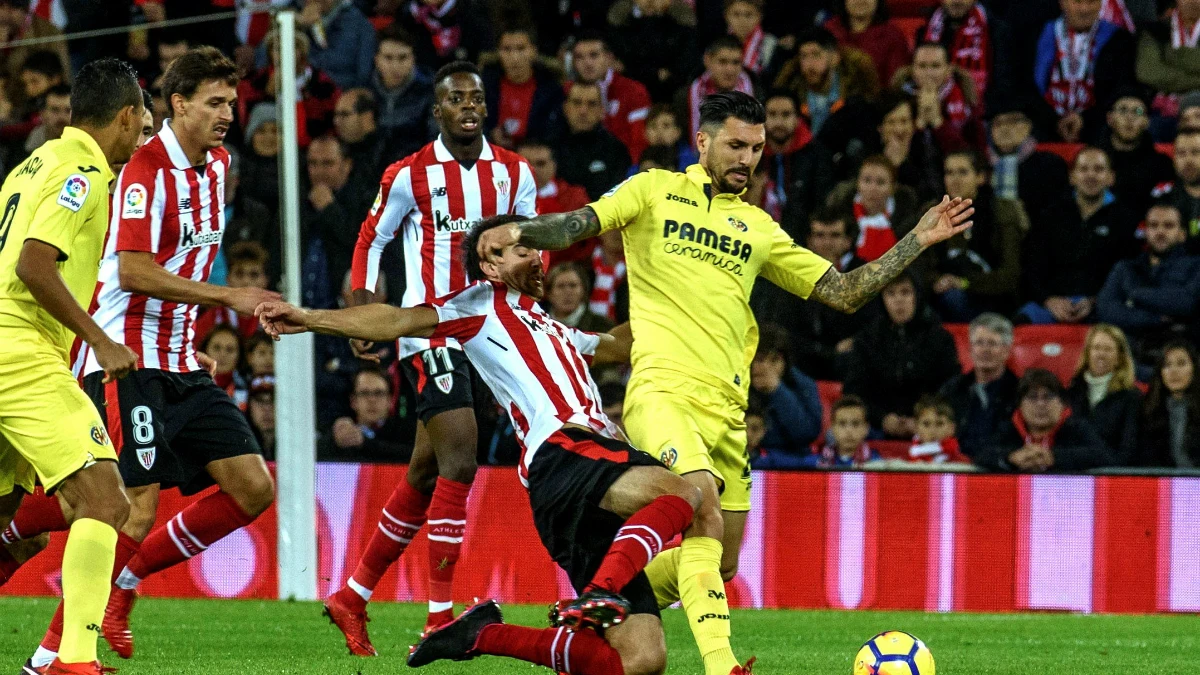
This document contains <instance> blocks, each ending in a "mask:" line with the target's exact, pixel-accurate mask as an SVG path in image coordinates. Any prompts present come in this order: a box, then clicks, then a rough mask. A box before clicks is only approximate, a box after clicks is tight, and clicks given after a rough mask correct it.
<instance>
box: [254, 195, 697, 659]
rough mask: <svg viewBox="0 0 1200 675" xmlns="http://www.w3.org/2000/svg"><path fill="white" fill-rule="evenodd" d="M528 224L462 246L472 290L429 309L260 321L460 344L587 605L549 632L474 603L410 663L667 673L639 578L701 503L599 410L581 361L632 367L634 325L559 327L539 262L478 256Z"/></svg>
mask: <svg viewBox="0 0 1200 675" xmlns="http://www.w3.org/2000/svg"><path fill="white" fill-rule="evenodd" d="M520 220H524V217H522V216H497V217H493V218H489V219H487V220H485V221H483V222H482V223H480V224H478V225H476V226H475V227H474V228H473V229H472V230H471V232H470V233H468V234H467V236H466V237H465V238H464V241H463V245H464V248H466V272H467V275H468V276H469V277H470V278H471V279H472V280H473V281H475V282H476V283H473V284H471V285H469V286H465V287H464V288H462V289H460V290H458V291H456V292H453V293H450V294H448V295H444V296H442V297H439V298H435V299H433V300H432V301H431V302H427V303H424V304H421V305H418V306H416V307H411V308H407V309H398V308H395V307H390V306H387V305H367V306H361V307H355V308H352V309H345V310H338V311H311V310H303V309H297V308H295V307H292V306H290V305H287V304H284V303H267V304H265V305H263V306H262V307H259V309H258V312H257V313H258V315H259V317H260V319H261V321H262V323H263V326H264V328H266V330H267V332H268V333H269V334H272V335H276V336H278V335H279V334H282V333H298V332H303V331H306V330H311V331H314V332H319V333H326V334H329V335H341V336H346V337H357V338H361V339H370V340H392V339H395V338H397V337H404V336H421V337H425V338H429V339H434V340H436V339H439V338H450V337H453V338H454V339H455V340H457V341H458V344H460V345H461V349H462V350H463V351H464V352H466V355H467V358H469V359H470V360H471V363H472V364H474V365H475V367H476V369H477V372H478V373H479V375H480V377H482V378H483V380H484V382H486V383H487V385H488V387H489V388H490V389H491V390H492V392H493V394H495V396H496V399H497V401H499V403H500V405H501V407H502V408H504V409H505V410H506V411H508V414H509V417H510V418H511V419H512V423H513V428H514V429H515V430H516V433H517V437H518V439H520V442H521V447H522V448H524V451H523V453H522V456H521V460H520V465H519V467H518V474H519V476H520V478H521V482H522V483H523V484H524V485H525V486H526V487H527V488H528V489H529V503H530V506H532V508H533V518H534V523H535V525H536V527H537V531H538V534H539V536H540V537H541V540H542V543H543V544H544V545H545V546H546V550H547V551H549V552H550V555H551V556H552V557H553V558H554V560H555V562H557V563H558V564H559V565H560V566H561V567H562V568H563V570H564V571H566V572H567V575H568V577H569V578H570V580H571V584H572V585H573V586H574V587H575V589H576V591H578V592H579V593H580V596H579V597H578V598H575V599H570V600H562V601H560V602H559V603H558V604H557V605H555V607H554V610H553V614H552V618H553V620H554V622H555V623H556V624H557V625H556V626H555V627H551V628H527V627H524V626H509V625H506V624H503V623H502V622H501V616H500V610H499V607H497V606H496V604H495V602H493V601H487V602H484V603H480V604H477V605H475V606H474V607H471V608H470V609H468V610H467V611H466V612H465V613H464V614H463V615H462V616H461V617H459V618H458V619H457V620H455V621H453V622H452V623H449V624H447V625H445V626H443V627H441V628H438V629H435V630H433V631H431V632H429V633H428V634H426V635H425V636H423V638H422V640H421V642H420V644H418V645H416V646H414V647H413V649H412V651H411V653H410V654H409V658H408V665H410V666H414V667H415V666H422V665H425V664H427V663H430V662H433V661H436V660H439V659H454V660H463V659H468V658H472V657H474V656H477V655H481V654H492V655H497V656H509V657H512V658H517V659H521V660H524V661H528V662H530V663H534V664H537V665H541V666H546V667H548V668H552V669H554V670H557V671H560V672H570V673H575V674H576V675H624V674H626V673H630V674H634V673H636V674H639V675H650V674H652V673H662V672H663V671H664V670H665V669H666V657H667V654H666V644H665V640H664V636H663V629H662V623H661V621H660V620H659V616H658V605H657V601H656V599H655V597H654V591H653V590H652V589H651V588H650V583H649V581H648V580H647V579H646V576H645V575H644V574H643V573H642V569H643V568H644V567H645V565H646V563H647V562H649V560H650V559H651V558H653V556H654V555H656V554H657V553H658V552H659V551H660V550H662V545H663V544H664V543H665V542H667V541H668V540H670V539H671V538H672V537H674V536H675V535H676V534H679V533H680V532H681V531H682V530H683V529H684V528H685V527H687V525H688V523H689V522H691V519H692V514H693V512H694V509H695V507H696V506H697V505H698V504H699V503H700V494H699V491H698V490H697V489H696V488H695V487H692V486H691V485H688V483H687V481H685V480H683V479H681V478H679V477H678V476H676V475H674V474H672V473H671V472H670V471H668V470H667V469H666V468H665V467H663V465H662V464H660V463H659V462H658V461H657V460H655V459H654V458H653V457H651V456H650V455H647V454H646V453H643V452H640V451H638V450H637V449H636V448H634V447H632V446H631V445H629V444H628V443H627V442H625V436H624V434H623V433H622V432H621V430H620V428H619V427H617V425H615V424H613V423H612V422H611V421H610V420H609V419H608V418H607V417H606V416H605V415H604V413H603V412H601V410H600V397H599V392H598V389H597V387H596V383H595V382H594V381H593V380H592V378H591V375H590V374H589V372H588V367H587V364H586V362H587V361H588V360H594V361H596V362H601V361H626V360H628V358H629V348H630V344H631V342H632V339H633V336H632V334H631V333H630V331H629V325H628V324H623V325H621V326H618V327H616V328H614V329H613V330H612V331H611V332H610V333H608V334H605V335H596V334H593V333H585V332H583V331H579V330H576V329H574V328H570V327H568V326H566V325H564V324H561V323H559V322H557V321H555V320H553V319H552V318H551V317H550V316H549V315H548V314H547V313H546V312H545V310H543V309H542V308H541V307H540V306H539V305H538V301H539V300H541V298H542V295H543V291H544V284H543V281H544V275H543V269H542V258H541V254H540V252H539V251H537V250H535V249H532V248H530V247H528V246H524V245H522V244H513V245H509V246H507V247H505V248H504V249H502V250H499V251H488V252H487V254H486V255H483V256H480V255H479V253H478V252H477V247H476V243H477V242H478V238H479V236H480V235H481V234H482V233H483V232H486V231H487V230H489V229H491V228H494V227H500V226H503V225H505V224H507V223H512V222H517V221H520ZM547 355H549V356H547ZM555 355H557V356H555ZM592 628H595V629H598V630H600V631H603V632H602V635H603V637H601V634H597V632H596V631H595V630H592Z"/></svg>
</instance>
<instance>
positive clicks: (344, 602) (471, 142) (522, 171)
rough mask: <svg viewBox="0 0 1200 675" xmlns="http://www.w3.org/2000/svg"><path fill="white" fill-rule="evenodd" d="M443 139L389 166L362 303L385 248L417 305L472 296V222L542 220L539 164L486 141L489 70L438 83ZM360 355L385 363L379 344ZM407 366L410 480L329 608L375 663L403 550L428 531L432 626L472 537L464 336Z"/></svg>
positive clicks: (413, 353) (424, 346) (422, 351)
mask: <svg viewBox="0 0 1200 675" xmlns="http://www.w3.org/2000/svg"><path fill="white" fill-rule="evenodd" d="M434 87H435V88H434V100H435V103H434V106H433V116H434V119H435V120H436V121H437V123H438V128H439V130H440V134H439V135H438V137H437V139H435V140H434V141H433V142H432V143H430V144H428V145H426V146H425V147H424V148H422V149H420V150H418V151H417V152H415V153H413V154H412V155H410V156H408V157H406V158H404V159H402V160H400V161H399V162H396V163H395V164H392V165H391V166H389V167H388V168H387V170H386V171H384V174H383V180H382V182H381V184H380V186H379V195H378V196H377V197H376V198H375V205H374V206H373V207H372V208H371V212H370V214H369V215H368V216H367V219H366V220H365V221H364V222H363V224H362V229H361V230H360V232H359V236H358V245H357V246H356V247H355V251H354V261H353V265H352V267H351V281H352V285H353V289H354V304H356V305H365V304H368V303H371V302H374V301H375V293H376V292H377V290H378V289H377V284H378V282H379V268H380V257H381V256H382V254H383V249H384V247H385V246H387V245H388V243H389V242H391V241H392V239H394V238H395V237H396V236H397V234H399V235H401V236H402V237H403V240H404V256H405V273H406V277H407V283H406V285H405V291H404V298H403V299H402V301H401V304H402V305H404V306H407V307H410V306H413V305H418V304H421V303H423V302H431V301H432V300H433V299H435V298H438V297H441V296H443V295H446V294H447V293H453V292H455V291H458V290H461V289H462V288H463V287H464V286H465V285H466V283H467V270H466V269H464V267H463V262H462V258H461V257H460V256H459V255H458V253H457V252H458V250H459V247H460V245H461V243H462V240H463V237H464V236H465V235H466V233H467V231H468V230H469V229H470V228H471V226H472V225H474V224H475V223H477V222H479V221H480V220H482V219H484V218H489V217H491V216H495V215H497V214H511V213H516V214H521V215H525V216H533V215H536V213H537V212H536V205H535V204H536V200H537V187H536V185H535V183H534V179H533V173H532V171H531V170H530V168H529V165H528V164H527V163H526V162H525V160H524V159H522V158H521V156H520V155H517V154H516V153H514V152H510V151H508V150H505V149H504V148H501V147H497V146H494V145H492V144H490V143H488V142H487V140H486V139H485V138H484V135H483V126H484V120H485V119H486V118H487V105H486V103H485V102H484V101H485V94H484V90H483V81H482V80H481V79H480V77H479V70H478V69H477V68H476V67H475V66H474V65H473V64H471V63H467V62H464V61H456V62H454V63H450V64H448V65H446V66H443V67H442V69H441V70H439V71H438V72H437V75H436V76H435V80H434ZM351 345H352V347H353V348H354V351H355V353H357V354H359V355H360V356H366V357H367V358H375V360H378V357H373V355H370V354H369V352H368V350H369V349H370V348H371V344H370V343H365V342H362V341H358V340H355V341H352V342H351ZM398 354H399V357H400V366H401V368H402V369H403V371H404V373H405V376H406V377H407V378H408V380H409V382H410V383H411V384H412V386H413V389H414V391H415V392H416V395H417V415H418V418H419V423H418V425H417V438H416V442H415V444H414V447H413V456H412V462H411V463H410V464H409V467H408V473H407V474H406V479H405V480H404V481H402V482H401V483H400V485H398V486H397V487H396V490H395V491H394V492H393V493H392V496H391V497H389V498H388V502H387V504H386V505H385V506H384V508H383V514H382V515H381V517H380V519H379V529H378V531H376V532H375V533H374V535H372V537H371V540H370V542H369V543H368V544H367V547H366V550H364V551H363V554H362V558H361V559H360V560H359V563H358V566H357V568H356V569H355V570H354V573H353V574H352V575H351V576H350V578H349V579H347V580H346V584H345V585H344V586H342V588H341V589H339V590H338V591H337V592H336V593H334V594H332V595H330V596H329V598H328V599H327V600H326V601H325V612H326V614H327V615H328V616H329V618H330V620H331V621H333V623H334V624H335V625H337V627H338V629H339V630H341V631H342V633H343V634H344V635H345V636H346V646H347V647H348V648H349V649H350V652H351V653H352V654H357V655H359V656H374V655H375V653H376V652H375V648H374V647H373V646H372V645H371V640H370V638H369V636H368V635H367V623H366V622H367V614H366V606H367V602H368V601H369V600H370V598H371V593H372V591H373V590H374V588H375V585H376V584H377V583H379V579H380V577H382V576H383V574H384V573H385V572H387V570H388V567H390V566H391V564H392V563H394V562H395V561H396V560H397V559H399V558H400V556H401V555H402V554H403V553H404V550H405V548H407V546H408V544H409V542H411V541H412V538H413V537H414V536H416V534H417V530H419V529H421V526H422V525H423V524H425V522H426V521H427V520H428V522H429V524H430V527H429V533H428V536H429V616H428V618H427V619H426V627H427V628H433V627H436V626H440V625H442V624H444V623H446V622H448V621H450V620H451V619H452V618H453V617H454V613H453V607H454V603H453V599H452V597H451V586H452V583H453V580H454V568H455V564H456V563H457V562H458V557H459V551H460V549H461V548H462V540H463V533H464V532H465V530H466V519H467V494H468V493H469V492H470V489H471V482H472V481H473V480H474V479H475V468H476V467H475V445H476V434H477V430H476V426H475V412H474V409H473V401H472V398H471V370H470V365H469V364H468V363H467V359H466V357H464V356H463V353H462V347H461V345H459V343H458V341H457V340H455V339H454V338H453V337H447V338H436V339H432V340H429V339H423V338H404V339H401V340H400V342H399V345H398Z"/></svg>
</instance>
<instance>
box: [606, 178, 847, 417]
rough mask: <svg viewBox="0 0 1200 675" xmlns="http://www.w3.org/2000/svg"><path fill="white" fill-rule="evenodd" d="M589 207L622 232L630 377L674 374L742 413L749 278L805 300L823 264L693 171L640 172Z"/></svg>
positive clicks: (750, 349)
mask: <svg viewBox="0 0 1200 675" xmlns="http://www.w3.org/2000/svg"><path fill="white" fill-rule="evenodd" d="M590 206H591V207H592V209H594V210H595V212H596V215H598V216H599V217H600V226H601V231H602V232H607V231H609V230H613V229H616V228H623V229H622V241H623V242H624V245H625V265H626V270H627V273H628V278H629V319H630V327H631V328H632V329H633V354H632V357H631V358H632V363H633V371H634V375H635V376H637V375H638V374H639V373H642V374H645V373H644V371H646V370H648V369H654V368H662V369H666V370H670V371H674V372H677V373H682V374H684V375H687V376H689V377H693V378H695V379H696V380H698V381H700V382H702V383H703V384H706V385H710V386H713V387H716V388H718V389H719V390H721V391H724V392H725V393H726V394H727V395H728V396H730V397H731V398H732V399H733V400H734V401H736V402H737V403H739V404H740V405H742V406H743V407H744V406H745V404H746V399H747V395H748V391H749V385H750V362H751V361H752V360H753V358H754V351H755V349H757V347H758V324H757V323H755V321H754V315H753V314H752V313H751V311H750V291H751V290H752V289H753V288H754V280H755V279H756V278H757V277H758V276H759V275H760V274H761V275H762V276H764V277H766V278H767V279H769V280H771V281H772V282H774V283H775V284H776V285H778V286H779V287H780V288H783V289H785V290H787V291H790V292H792V293H795V294H796V295H798V296H800V297H802V298H807V297H808V296H809V294H810V293H811V292H812V289H813V286H814V285H815V284H816V283H817V281H818V280H820V278H821V276H822V275H823V274H825V272H826V271H827V270H828V269H829V267H830V263H829V262H828V261H826V260H825V259H824V258H821V257H820V256H818V255H817V254H815V253H813V252H812V251H809V250H808V249H805V248H802V247H800V246H799V245H798V244H796V243H795V242H793V241H792V238H791V237H789V236H788V235H787V233H785V232H784V231H783V230H782V229H781V228H780V227H779V225H778V224H777V223H776V222H775V221H774V220H772V219H771V217H770V216H768V215H767V214H766V213H765V212H764V211H763V210H762V209H759V208H758V207H755V206H751V205H749V204H747V203H745V202H743V201H742V200H741V197H740V196H739V195H734V194H716V195H714V194H713V189H712V180H711V179H710V178H709V176H708V173H707V172H705V170H704V168H703V167H701V166H700V165H698V164H694V165H692V166H690V167H688V169H687V172H686V173H678V172H674V171H663V170H659V169H654V170H651V171H647V172H644V173H639V174H637V175H635V176H633V177H631V178H629V179H628V180H626V181H625V182H624V183H621V184H620V185H618V186H616V187H615V188H613V189H612V190H610V191H609V192H608V193H607V194H605V195H604V196H602V197H601V198H600V199H599V200H597V201H595V202H593V203H592V204H591V205H590Z"/></svg>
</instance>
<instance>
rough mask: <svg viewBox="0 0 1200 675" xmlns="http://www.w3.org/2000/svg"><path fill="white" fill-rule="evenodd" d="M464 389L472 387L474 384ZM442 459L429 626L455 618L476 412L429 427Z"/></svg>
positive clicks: (452, 415) (436, 420) (433, 517)
mask: <svg viewBox="0 0 1200 675" xmlns="http://www.w3.org/2000/svg"><path fill="white" fill-rule="evenodd" d="M463 379H464V380H467V381H466V383H465V384H464V385H460V386H465V387H469V386H470V384H469V379H467V378H463ZM426 428H427V429H428V430H429V438H430V441H431V442H432V444H433V451H434V453H435V454H436V455H437V464H438V478H437V486H436V487H435V488H434V490H433V499H432V500H431V501H430V504H429V512H428V515H429V530H428V537H429V616H428V617H427V618H426V621H425V627H426V628H431V627H436V626H440V625H442V624H444V623H446V622H447V621H449V620H451V619H453V618H454V600H453V595H452V591H453V585H454V570H455V567H456V566H457V564H458V558H459V554H460V553H461V551H462V541H463V536H464V534H465V532H466V527H467V496H468V495H469V494H470V492H471V483H472V481H474V480H475V470H476V460H475V452H476V443H477V436H478V432H477V430H476V427H475V411H474V410H473V409H472V408H457V409H455V410H447V411H445V412H442V413H439V414H437V415H435V416H433V417H431V418H430V419H429V421H428V422H427V423H426Z"/></svg>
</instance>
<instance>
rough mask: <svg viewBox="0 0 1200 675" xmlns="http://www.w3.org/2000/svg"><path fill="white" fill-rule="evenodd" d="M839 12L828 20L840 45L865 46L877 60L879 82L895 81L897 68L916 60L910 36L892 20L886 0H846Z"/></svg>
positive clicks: (827, 26)
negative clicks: (910, 44) (889, 17)
mask: <svg viewBox="0 0 1200 675" xmlns="http://www.w3.org/2000/svg"><path fill="white" fill-rule="evenodd" d="M839 4H840V6H839V7H838V9H837V14H836V15H835V16H834V17H833V18H831V19H830V20H829V21H826V22H825V28H826V30H828V31H829V32H830V33H833V35H834V37H836V38H837V41H838V43H839V44H841V45H843V46H849V47H855V48H857V49H861V50H863V51H864V52H866V53H867V55H869V56H870V57H871V61H872V62H874V63H875V73H876V75H878V77H879V83H880V84H881V85H885V86H886V84H887V83H888V82H891V81H892V77H894V76H895V74H896V71H897V70H900V69H901V68H903V67H904V66H907V65H908V64H909V62H911V61H912V53H911V52H909V49H908V38H906V37H904V33H902V32H900V29H899V28H896V27H895V26H893V25H892V24H890V23H888V12H887V3H886V2H884V1H883V0H842V2H841V3H839Z"/></svg>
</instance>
